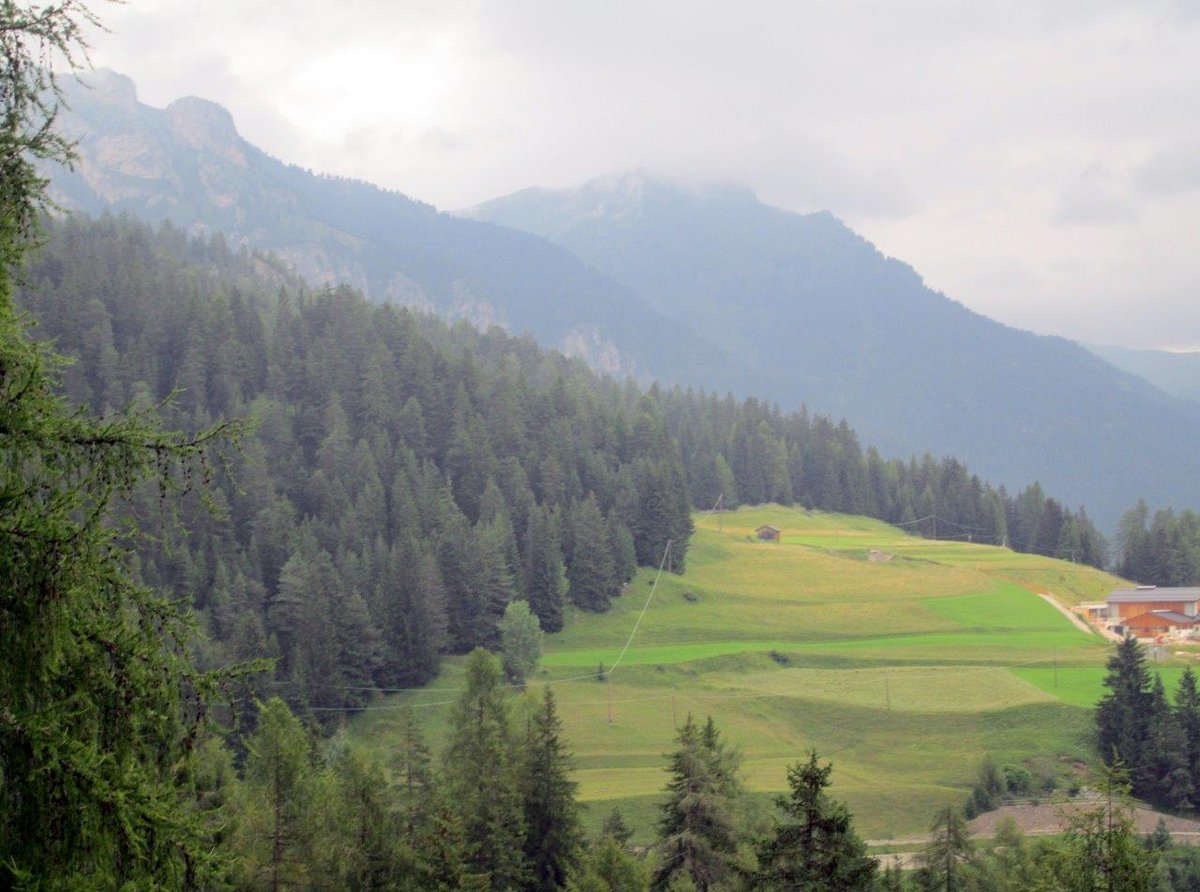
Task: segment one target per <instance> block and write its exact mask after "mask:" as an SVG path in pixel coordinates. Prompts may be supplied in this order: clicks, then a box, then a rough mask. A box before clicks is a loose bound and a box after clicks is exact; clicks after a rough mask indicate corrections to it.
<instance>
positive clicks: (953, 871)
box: [923, 805, 972, 892]
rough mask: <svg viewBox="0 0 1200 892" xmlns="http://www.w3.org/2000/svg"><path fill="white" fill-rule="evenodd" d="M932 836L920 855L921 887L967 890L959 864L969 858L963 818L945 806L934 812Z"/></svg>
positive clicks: (949, 891) (940, 890) (946, 891)
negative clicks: (923, 882)
mask: <svg viewBox="0 0 1200 892" xmlns="http://www.w3.org/2000/svg"><path fill="white" fill-rule="evenodd" d="M930 830H931V833H932V837H931V839H930V840H929V843H928V845H927V846H926V847H925V852H924V858H923V860H924V864H925V866H924V868H923V873H924V877H925V887H926V888H928V889H936V890H938V892H957V890H960V889H966V888H967V880H966V877H965V876H964V871H963V870H962V865H963V863H964V862H966V861H967V860H968V859H969V858H970V857H971V848H972V847H971V837H970V836H969V834H968V833H967V822H966V819H965V818H963V816H962V815H961V814H960V813H959V812H958V811H957V810H956V809H955V808H954V807H953V806H949V805H947V806H946V807H945V808H943V809H942V810H941V811H939V812H938V815H937V818H936V820H934V822H933V826H932V827H931V828H930Z"/></svg>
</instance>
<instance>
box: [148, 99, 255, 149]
mask: <svg viewBox="0 0 1200 892" xmlns="http://www.w3.org/2000/svg"><path fill="white" fill-rule="evenodd" d="M166 115H167V120H168V122H169V123H170V126H171V131H172V133H174V135H175V136H176V138H178V139H179V140H180V142H182V143H183V144H184V145H187V146H189V147H191V148H193V149H195V150H197V151H199V152H212V153H214V154H216V155H217V156H218V157H220V158H223V159H224V160H226V161H231V162H233V163H235V164H239V165H245V163H246V156H245V151H244V147H243V142H242V138H241V136H240V135H239V134H238V132H237V127H236V126H235V125H234V123H233V115H231V114H230V113H229V111H228V109H226V108H225V107H224V106H221V105H217V103H215V102H210V101H209V100H207V99H201V98H199V97H198V96H185V97H183V98H182V99H176V100H175V101H174V102H172V103H171V104H170V105H168V106H167V108H166Z"/></svg>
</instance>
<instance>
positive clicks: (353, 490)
mask: <svg viewBox="0 0 1200 892" xmlns="http://www.w3.org/2000/svg"><path fill="white" fill-rule="evenodd" d="M26 281H27V283H28V284H27V287H26V288H25V290H24V291H23V293H22V300H23V302H24V305H25V306H26V307H27V308H28V309H29V310H30V312H31V313H32V314H33V316H34V318H36V319H37V320H38V321H39V326H38V328H37V332H38V333H39V336H41V337H44V338H49V339H53V341H54V342H55V345H56V347H57V349H58V350H59V351H61V352H63V353H65V354H67V355H71V356H75V357H78V361H77V362H76V363H75V364H74V365H71V366H69V367H68V368H67V369H66V370H65V371H64V373H63V377H64V388H65V390H66V393H67V394H68V396H69V397H70V399H71V400H73V401H75V402H76V403H78V404H79V405H82V406H84V407H86V408H87V409H88V410H90V411H93V412H96V413H104V412H110V411H112V410H113V409H114V408H118V407H122V406H125V405H126V404H127V403H132V404H133V405H135V406H140V407H149V406H153V405H155V404H158V403H161V402H162V401H164V400H167V401H168V402H167V403H166V405H165V406H164V407H163V408H162V410H161V412H162V414H163V416H164V419H165V421H166V423H167V424H168V426H171V427H177V428H180V429H183V430H196V429H199V428H201V427H203V426H205V425H207V424H210V423H211V422H213V421H216V420H219V419H225V418H233V417H238V418H247V419H252V420H253V422H254V428H253V430H252V431H251V432H250V433H249V434H247V435H246V436H245V437H244V438H243V440H242V442H241V446H240V452H239V453H237V454H236V455H235V456H234V457H233V460H232V464H231V467H230V468H229V473H228V474H215V475H214V476H213V481H212V489H211V502H212V503H213V504H212V506H211V507H213V508H215V511H212V510H209V508H208V507H206V506H205V505H203V504H202V503H201V499H200V497H199V496H197V495H192V496H190V497H189V499H188V500H187V501H186V502H185V504H184V507H183V509H182V510H183V511H184V515H185V516H184V521H185V523H184V527H185V528H186V530H187V535H186V537H179V536H177V535H175V534H168V533H164V534H163V535H161V536H158V537H152V538H149V539H146V540H144V541H142V542H140V543H139V545H138V566H139V573H140V577H141V579H142V580H143V581H144V582H145V583H146V584H148V585H150V586H152V587H154V588H156V589H159V590H162V591H164V592H168V593H171V594H172V595H173V596H174V597H176V598H180V599H185V600H190V602H191V603H192V604H193V605H194V607H195V609H196V610H197V612H198V614H199V615H200V616H201V617H202V618H203V622H204V625H205V628H206V631H207V632H208V633H209V637H210V642H209V644H208V645H207V647H208V649H209V650H208V653H207V654H206V657H207V659H208V660H209V661H210V662H211V663H212V664H214V665H223V664H226V663H229V662H234V661H237V660H243V659H248V658H254V657H260V656H275V657H277V658H278V662H277V666H276V670H275V673H274V679H272V680H270V681H268V680H265V679H264V680H263V681H261V683H260V693H266V692H267V691H268V690H270V691H275V690H281V691H282V692H283V693H284V694H285V695H286V696H287V699H288V700H289V702H290V703H291V705H292V706H293V707H294V708H297V709H312V710H315V711H316V714H317V715H322V714H323V711H325V710H329V711H340V710H343V709H346V708H353V707H355V706H357V705H361V704H363V703H365V702H367V700H368V699H370V697H371V696H373V692H374V691H376V690H378V689H381V688H392V687H405V686H411V685H420V684H423V683H425V682H427V681H428V680H429V679H430V678H432V677H433V676H434V675H435V674H436V673H437V668H438V661H439V656H440V654H442V653H445V652H448V651H449V652H456V653H463V652H466V651H468V650H470V649H472V648H473V647H475V646H479V645H483V646H486V647H489V648H493V649H494V648H495V647H496V646H497V643H498V636H499V633H498V623H499V621H500V618H501V616H502V615H503V612H504V610H505V607H506V605H507V604H508V603H509V602H510V601H513V600H516V599H524V600H527V601H528V602H529V603H530V605H531V607H532V609H533V611H534V613H535V614H536V615H537V616H538V617H539V619H540V622H541V625H542V627H543V629H545V630H547V631H555V630H557V629H559V628H561V626H562V622H563V608H564V604H574V605H576V606H578V607H580V608H582V609H585V610H604V609H606V607H607V605H608V603H609V601H610V600H611V599H612V598H614V597H617V596H618V595H619V594H620V591H621V587H622V584H623V583H624V582H625V581H627V580H628V579H629V578H630V577H631V575H632V573H633V570H634V568H635V566H636V565H637V564H643V565H647V564H648V565H657V564H658V563H659V562H660V561H661V560H662V558H663V554H664V549H665V546H666V543H667V542H668V541H671V542H672V548H671V551H672V560H671V566H672V568H673V569H674V570H675V571H676V572H681V571H682V570H683V569H684V567H685V559H686V551H687V542H688V537H689V534H690V531H691V521H690V519H689V510H690V509H691V508H692V507H696V508H705V509H706V508H710V507H712V506H713V505H715V504H716V503H717V500H718V498H721V500H722V505H723V506H725V507H733V506H735V505H736V504H737V503H738V502H739V501H740V502H745V503H757V502H765V501H777V502H781V503H784V504H790V503H793V502H798V503H801V504H804V505H807V506H812V507H818V508H823V509H828V510H839V511H847V512H855V513H863V514H869V515H872V516H876V517H881V518H883V519H885V520H889V521H892V522H896V523H902V524H906V525H908V527H909V528H910V529H915V530H917V531H920V532H922V533H923V534H925V535H930V536H940V537H946V538H962V539H968V538H969V539H974V540H975V541H982V542H993V543H1004V542H1009V543H1011V544H1012V545H1013V546H1014V547H1016V548H1018V549H1020V550H1027V551H1037V552H1039V553H1044V554H1049V555H1055V556H1062V557H1065V558H1068V559H1076V560H1081V561H1086V562H1089V563H1095V564H1099V563H1101V562H1102V561H1103V557H1104V545H1103V541H1102V539H1101V538H1100V536H1099V534H1098V533H1097V532H1096V530H1095V529H1094V527H1092V525H1091V524H1090V522H1089V521H1088V520H1087V517H1086V515H1085V514H1083V513H1082V512H1080V513H1079V514H1074V513H1072V512H1070V511H1068V510H1066V509H1065V508H1064V507H1063V506H1062V505H1061V504H1059V503H1058V502H1056V501H1055V500H1054V499H1051V498H1047V497H1046V496H1045V495H1044V494H1043V493H1042V491H1041V488H1040V487H1038V486H1036V485H1031V486H1030V487H1029V488H1028V489H1027V490H1026V491H1024V492H1023V493H1022V494H1021V495H1020V496H1019V497H1017V498H1015V499H1014V498H1011V497H1010V496H1008V495H1007V493H1005V492H1004V491H1003V490H997V489H994V488H992V487H991V486H989V485H987V484H986V483H984V482H982V481H981V480H980V479H979V478H978V477H976V476H973V475H971V474H970V473H969V471H968V470H967V468H966V467H965V466H963V465H962V463H961V462H958V461H956V460H954V459H944V460H941V461H935V460H934V459H933V458H931V457H928V456H926V457H925V458H923V459H921V460H919V461H918V460H916V459H913V460H911V461H907V462H905V461H899V460H890V461H885V460H884V459H883V458H882V457H881V456H880V455H879V454H878V452H876V451H875V450H873V449H871V450H867V451H866V452H865V453H864V451H863V450H862V448H861V446H860V445H859V442H858V439H857V437H856V435H855V434H854V432H853V430H851V428H850V427H849V426H848V425H847V424H846V423H845V422H841V423H834V422H833V421H831V420H830V419H828V418H824V417H821V416H817V417H809V415H808V414H807V413H806V412H803V411H801V412H798V413H793V414H789V415H784V414H782V413H780V411H779V410H778V409H777V408H774V407H771V406H769V405H767V404H764V403H762V402H760V401H757V400H754V399H748V400H745V401H741V402H739V401H737V400H735V399H733V398H732V397H724V398H719V397H716V396H711V395H706V394H704V393H694V392H691V391H683V390H680V389H678V388H676V389H673V390H671V391H661V390H660V389H658V388H657V387H655V388H651V389H650V390H649V391H648V392H642V391H640V390H639V389H638V388H637V387H636V386H635V385H633V384H632V383H626V384H619V383H617V382H615V381H613V380H611V379H607V378H603V377H600V376H598V375H596V374H594V373H593V372H591V371H589V370H588V369H587V368H586V367H584V366H583V365H582V364H581V363H579V362H573V361H569V360H566V359H564V358H563V357H561V356H559V355H557V354H554V353H548V352H544V351H542V350H541V349H540V348H538V347H537V346H536V345H535V344H534V343H533V342H532V341H531V340H529V339H528V338H513V337H511V336H509V335H507V334H504V333H502V332H500V331H499V330H497V329H492V330H490V331H488V332H487V333H481V332H479V331H478V330H476V329H475V328H472V327H471V326H469V325H467V324H465V323H461V324H459V325H456V326H454V327H452V328H451V327H447V326H446V325H445V324H444V323H441V322H438V321H436V320H434V319H432V318H429V317H424V316H420V315H417V314H414V313H413V312H411V311H409V310H405V309H400V308H397V307H394V306H377V305H372V304H369V303H367V302H366V301H365V300H364V299H363V298H361V297H360V296H359V295H357V294H356V293H354V292H353V291H351V290H350V289H348V288H338V289H325V290H318V291H310V290H309V289H307V288H306V287H305V286H303V285H302V284H301V283H299V282H298V281H296V280H294V279H292V278H289V276H288V275H287V274H285V273H282V272H280V271H279V269H278V268H277V267H276V266H275V265H274V264H273V263H272V262H271V261H269V260H268V259H264V258H262V257H259V256H256V255H249V254H247V253H245V252H241V253H234V252H231V251H230V250H229V249H228V247H227V246H226V244H225V242H224V240H223V239H222V238H220V237H219V236H217V237H213V238H211V239H208V240H196V239H189V238H187V237H185V236H184V235H183V234H181V233H180V232H179V231H178V230H175V229H173V228H170V227H166V226H164V227H161V228H159V229H157V230H152V229H150V228H148V227H146V226H144V225H143V224H138V223H134V222H132V221H130V220H122V219H116V218H105V219H102V220H100V221H98V222H95V223H88V222H86V221H82V220H74V221H69V222H65V223H61V224H58V225H56V226H55V227H54V228H53V231H52V236H51V238H50V240H49V243H48V244H47V245H46V246H45V247H44V248H43V249H42V250H41V251H40V252H39V253H38V254H37V255H36V257H35V258H34V259H33V260H32V261H31V263H30V264H29V267H28V270H27V275H26ZM135 507H136V510H137V512H138V514H139V517H140V521H141V525H142V528H143V529H159V528H161V527H162V526H163V525H162V523H161V517H159V511H160V510H161V509H160V506H159V504H158V499H157V497H156V494H155V493H154V492H147V493H144V494H143V497H142V499H141V500H140V501H138V503H137V504H136V506H135Z"/></svg>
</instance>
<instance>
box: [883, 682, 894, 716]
mask: <svg viewBox="0 0 1200 892" xmlns="http://www.w3.org/2000/svg"><path fill="white" fill-rule="evenodd" d="M883 696H884V698H885V700H886V701H887V711H888V712H891V711H892V677H891V676H890V675H884V676H883Z"/></svg>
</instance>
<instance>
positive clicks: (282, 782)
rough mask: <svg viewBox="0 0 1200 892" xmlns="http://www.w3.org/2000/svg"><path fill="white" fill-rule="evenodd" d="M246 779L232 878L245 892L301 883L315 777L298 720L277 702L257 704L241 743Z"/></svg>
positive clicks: (309, 856)
mask: <svg viewBox="0 0 1200 892" xmlns="http://www.w3.org/2000/svg"><path fill="white" fill-rule="evenodd" d="M246 749H247V756H246V777H245V784H244V785H243V787H242V801H241V805H240V807H239V818H238V822H237V831H236V834H235V837H234V842H233V849H234V856H235V862H234V873H235V877H236V879H237V884H238V886H240V887H242V888H246V889H269V890H271V892H276V890H278V889H281V888H292V887H295V886H298V885H302V884H304V883H306V882H307V880H308V875H309V870H310V866H311V864H312V862H313V861H314V860H315V859H314V857H313V850H312V846H313V842H314V810H315V804H316V795H315V794H316V786H315V780H316V777H315V775H316V772H315V771H314V768H313V765H312V761H311V759H310V757H309V740H308V735H307V734H306V733H305V731H304V728H303V726H302V725H301V724H300V721H299V719H297V718H296V717H295V716H294V715H292V713H291V710H289V709H288V707H287V704H286V703H284V702H283V701H282V700H280V699H279V698H278V697H273V698H272V699H271V700H269V701H267V702H266V703H265V704H262V706H261V708H260V710H259V720H258V730H257V731H256V732H255V733H254V735H253V736H251V737H250V739H249V740H248V741H247V742H246Z"/></svg>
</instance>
